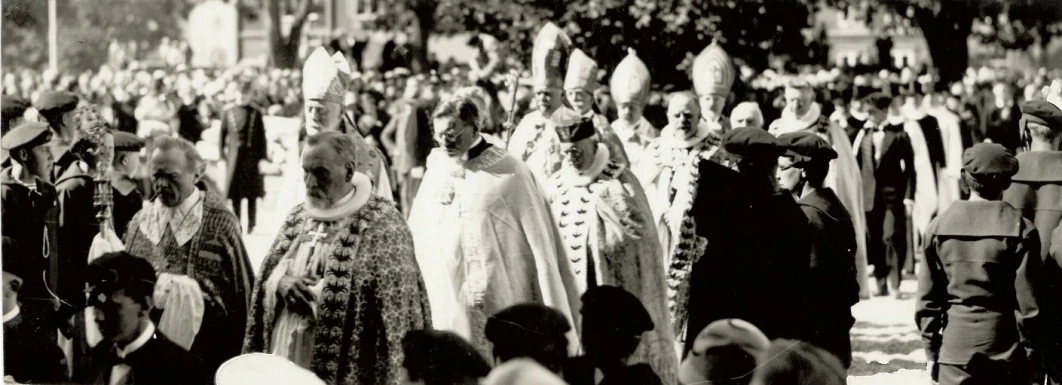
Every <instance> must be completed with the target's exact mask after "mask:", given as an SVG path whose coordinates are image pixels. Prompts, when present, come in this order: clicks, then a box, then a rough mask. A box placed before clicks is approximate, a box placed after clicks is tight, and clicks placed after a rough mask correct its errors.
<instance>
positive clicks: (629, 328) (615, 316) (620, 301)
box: [580, 286, 653, 336]
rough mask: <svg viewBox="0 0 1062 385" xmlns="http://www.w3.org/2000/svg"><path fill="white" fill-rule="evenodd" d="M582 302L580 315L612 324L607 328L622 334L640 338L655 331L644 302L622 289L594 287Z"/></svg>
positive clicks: (588, 291)
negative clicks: (643, 334)
mask: <svg viewBox="0 0 1062 385" xmlns="http://www.w3.org/2000/svg"><path fill="white" fill-rule="evenodd" d="M582 302H583V308H582V309H581V310H580V313H582V314H583V316H584V317H595V318H597V319H604V320H607V321H608V323H609V324H610V325H608V326H607V327H610V328H613V329H615V331H617V332H619V333H621V334H626V335H634V336H639V335H642V333H645V332H647V331H650V330H653V319H652V317H650V316H649V312H648V311H646V310H645V306H644V305H642V301H639V300H638V297H635V296H634V294H631V293H629V292H627V291H626V290H623V289H621V288H618V287H615V286H597V287H592V288H590V289H588V290H586V292H585V293H583V297H582ZM602 326H603V325H602Z"/></svg>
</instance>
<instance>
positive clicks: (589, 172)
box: [565, 143, 610, 186]
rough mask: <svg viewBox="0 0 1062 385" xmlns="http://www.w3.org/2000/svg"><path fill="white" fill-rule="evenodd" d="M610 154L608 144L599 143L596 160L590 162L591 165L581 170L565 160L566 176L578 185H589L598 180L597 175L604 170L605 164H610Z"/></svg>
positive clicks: (595, 155)
mask: <svg viewBox="0 0 1062 385" xmlns="http://www.w3.org/2000/svg"><path fill="white" fill-rule="evenodd" d="M609 155H610V153H609V150H608V146H605V144H604V143H598V144H597V152H596V153H595V154H594V162H593V163H591V164H590V167H588V168H587V169H586V170H582V171H579V170H576V169H575V168H573V167H572V166H571V164H570V163H567V162H565V163H566V166H565V170H566V172H565V176H567V177H568V180H569V181H571V182H572V183H574V184H575V185H576V186H587V185H589V184H591V183H594V181H595V180H597V176H598V175H601V171H604V170H605V166H606V165H608V158H609Z"/></svg>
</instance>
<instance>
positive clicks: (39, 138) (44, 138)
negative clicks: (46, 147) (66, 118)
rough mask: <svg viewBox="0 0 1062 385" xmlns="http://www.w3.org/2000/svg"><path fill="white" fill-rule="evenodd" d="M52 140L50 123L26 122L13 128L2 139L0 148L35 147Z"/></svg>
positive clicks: (12, 149) (11, 149)
mask: <svg viewBox="0 0 1062 385" xmlns="http://www.w3.org/2000/svg"><path fill="white" fill-rule="evenodd" d="M51 140H52V132H51V130H49V129H48V123H42V122H25V123H22V124H19V125H18V127H15V128H13V129H11V131H8V132H7V133H6V134H4V137H3V139H0V148H3V149H4V150H8V151H14V150H18V149H20V148H33V147H37V146H39V145H42V144H45V143H48V142H49V141H51Z"/></svg>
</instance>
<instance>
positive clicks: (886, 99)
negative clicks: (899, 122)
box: [863, 92, 892, 110]
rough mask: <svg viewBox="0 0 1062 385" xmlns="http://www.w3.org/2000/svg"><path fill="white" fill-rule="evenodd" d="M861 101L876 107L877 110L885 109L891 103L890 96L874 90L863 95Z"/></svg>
mask: <svg viewBox="0 0 1062 385" xmlns="http://www.w3.org/2000/svg"><path fill="white" fill-rule="evenodd" d="M863 103H864V104H867V105H871V106H874V107H877V109H879V110H887V109H889V106H890V105H892V97H890V96H889V95H886V94H885V93H884V92H874V93H871V94H870V95H867V96H866V97H864V98H863Z"/></svg>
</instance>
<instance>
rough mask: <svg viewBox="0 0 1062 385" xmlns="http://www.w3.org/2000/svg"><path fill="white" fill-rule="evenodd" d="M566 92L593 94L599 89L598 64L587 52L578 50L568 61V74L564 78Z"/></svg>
mask: <svg viewBox="0 0 1062 385" xmlns="http://www.w3.org/2000/svg"><path fill="white" fill-rule="evenodd" d="M564 89H565V90H583V91H586V92H589V93H593V92H594V90H596V89H597V63H596V62H594V59H591V58H590V56H587V54H586V52H583V50H581V49H576V50H575V51H573V52H572V56H571V58H569V59H568V73H567V74H566V75H565V76H564Z"/></svg>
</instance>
